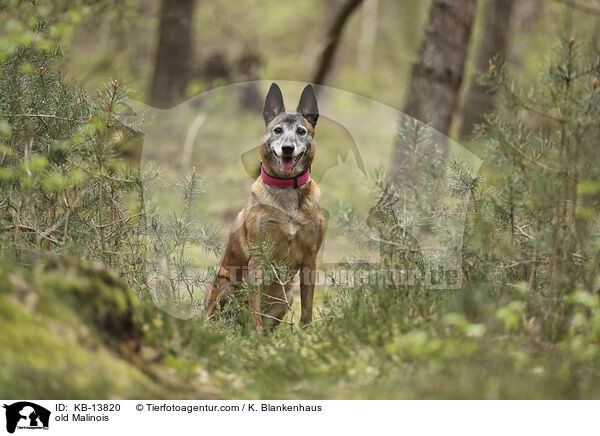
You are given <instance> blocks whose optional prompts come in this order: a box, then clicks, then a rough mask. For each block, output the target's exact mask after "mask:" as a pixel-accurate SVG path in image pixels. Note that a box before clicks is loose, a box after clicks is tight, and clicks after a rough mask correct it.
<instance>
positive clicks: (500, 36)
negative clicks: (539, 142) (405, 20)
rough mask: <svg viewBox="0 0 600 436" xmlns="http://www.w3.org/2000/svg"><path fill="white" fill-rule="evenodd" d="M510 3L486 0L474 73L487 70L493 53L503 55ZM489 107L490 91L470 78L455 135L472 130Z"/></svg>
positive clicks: (511, 3)
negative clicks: (458, 127)
mask: <svg viewBox="0 0 600 436" xmlns="http://www.w3.org/2000/svg"><path fill="white" fill-rule="evenodd" d="M513 5H514V0H486V2H485V10H484V14H485V18H484V27H483V32H482V36H481V42H480V43H479V49H478V52H477V59H476V61H475V62H476V65H475V69H476V71H477V72H482V71H485V70H487V68H488V67H489V61H490V59H491V58H493V57H494V56H496V55H505V51H506V45H507V42H508V36H509V32H508V29H509V21H510V17H511V13H512V9H513ZM493 107H494V95H493V93H491V92H490V91H488V90H487V89H486V88H485V87H483V86H482V85H480V84H479V83H478V82H477V80H476V79H475V78H474V79H473V81H472V83H471V85H470V87H469V91H468V93H467V97H466V100H465V104H464V108H463V113H462V115H463V119H462V123H461V125H460V132H459V137H460V138H462V139H464V138H467V137H468V136H469V135H470V134H471V132H472V130H473V125H475V124H476V123H478V122H480V121H481V117H482V116H483V114H485V113H489V112H490V111H491V110H492V108H493Z"/></svg>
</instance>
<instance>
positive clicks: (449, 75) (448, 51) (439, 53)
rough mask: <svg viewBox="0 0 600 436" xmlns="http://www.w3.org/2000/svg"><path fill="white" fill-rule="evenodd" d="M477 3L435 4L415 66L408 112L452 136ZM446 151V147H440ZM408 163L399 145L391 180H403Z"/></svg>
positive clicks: (451, 0) (438, 0)
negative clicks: (453, 118)
mask: <svg viewBox="0 0 600 436" xmlns="http://www.w3.org/2000/svg"><path fill="white" fill-rule="evenodd" d="M475 4H476V0H433V2H432V5H431V9H430V11H429V22H428V24H427V30H426V33H425V38H424V40H423V43H422V44H421V48H420V50H419V54H418V55H417V58H416V60H415V62H414V64H413V67H412V72H411V78H410V85H409V89H408V95H407V97H406V101H405V104H404V112H405V113H407V114H408V115H411V116H413V117H414V118H416V119H417V120H420V121H425V122H428V123H431V125H432V127H433V128H435V129H436V130H438V131H440V132H442V133H444V134H446V135H447V134H448V131H449V129H450V122H451V121H452V115H453V114H454V111H455V109H456V106H457V101H458V92H459V90H460V84H461V82H462V79H463V71H464V66H465V60H466V57H467V52H468V47H469V40H470V38H471V28H472V26H473V18H474V12H475ZM438 145H439V146H440V148H442V149H443V148H445V147H446V144H438ZM406 159H408V156H406V153H405V150H404V149H403V147H401V146H399V144H396V145H395V146H394V152H393V156H392V165H391V168H390V178H391V180H392V181H398V180H399V179H400V174H399V172H400V171H401V170H400V168H401V167H402V163H403V162H405V160H406Z"/></svg>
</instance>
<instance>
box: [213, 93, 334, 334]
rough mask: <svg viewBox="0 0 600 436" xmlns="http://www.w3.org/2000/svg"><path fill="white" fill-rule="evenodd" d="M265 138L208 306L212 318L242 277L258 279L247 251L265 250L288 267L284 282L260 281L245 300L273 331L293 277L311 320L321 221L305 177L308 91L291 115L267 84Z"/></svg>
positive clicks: (311, 104) (287, 303)
mask: <svg viewBox="0 0 600 436" xmlns="http://www.w3.org/2000/svg"><path fill="white" fill-rule="evenodd" d="M263 117H264V119H265V126H266V128H265V134H264V137H263V139H262V143H261V146H260V157H261V160H262V161H261V168H260V176H259V177H258V178H257V179H256V181H255V182H254V184H253V185H252V189H251V192H250V198H248V201H247V203H246V205H245V206H244V208H243V209H242V211H241V212H240V213H239V214H238V215H237V218H236V219H235V221H234V224H233V228H232V230H231V233H230V234H229V240H228V242H227V248H226V249H225V254H224V255H223V259H222V260H221V263H220V265H219V269H218V272H217V278H216V281H215V283H214V285H213V286H212V288H211V290H210V292H209V294H208V298H207V302H206V310H207V317H208V318H212V317H213V316H214V314H215V312H216V310H217V308H218V307H222V306H224V305H225V303H226V302H227V301H228V300H229V299H230V298H231V297H232V295H233V293H234V291H235V290H236V289H238V288H240V287H241V286H242V283H243V281H244V280H246V279H247V278H248V277H257V276H258V275H262V274H261V273H259V272H258V271H257V270H258V269H259V268H260V269H262V270H263V271H262V272H264V268H265V265H260V261H259V259H258V258H257V256H256V254H254V253H255V251H254V250H253V247H254V246H255V244H257V243H259V242H260V241H265V240H268V241H269V242H270V243H271V244H272V258H273V262H274V263H277V264H284V265H285V266H286V268H287V276H286V280H285V281H283V280H281V279H279V278H276V279H273V280H269V281H268V282H267V281H266V280H265V281H264V283H261V284H259V285H258V286H256V290H252V291H251V292H250V294H249V297H248V307H249V308H250V312H251V314H252V319H253V321H254V324H255V326H256V327H257V328H261V327H270V328H273V327H275V326H277V325H278V324H279V323H280V322H281V320H282V319H283V317H284V316H285V314H286V313H287V311H288V309H289V308H290V307H291V304H292V298H293V293H292V290H291V283H290V282H291V278H293V277H294V276H295V275H296V274H297V273H298V272H300V296H301V308H302V310H301V316H300V321H301V323H302V325H303V326H306V325H308V324H310V323H311V322H312V304H313V292H314V287H315V277H316V273H315V270H316V262H317V253H318V251H319V248H320V247H321V243H322V241H323V233H324V229H325V218H324V215H323V212H322V210H321V207H320V205H319V198H320V195H321V193H320V190H319V186H318V185H317V184H316V182H315V181H314V180H311V178H310V167H311V164H312V162H313V159H314V157H315V149H316V144H315V141H314V136H315V127H316V125H317V120H318V118H319V110H318V107H317V98H316V95H315V92H314V90H313V87H312V86H311V85H307V86H306V87H305V88H304V91H302V95H301V97H300V102H299V103H298V108H297V109H296V112H286V111H285V107H284V104H283V96H282V94H281V90H280V89H279V86H277V85H276V84H275V83H273V84H272V85H271V88H270V89H269V92H268V94H267V97H266V99H265V105H264V109H263Z"/></svg>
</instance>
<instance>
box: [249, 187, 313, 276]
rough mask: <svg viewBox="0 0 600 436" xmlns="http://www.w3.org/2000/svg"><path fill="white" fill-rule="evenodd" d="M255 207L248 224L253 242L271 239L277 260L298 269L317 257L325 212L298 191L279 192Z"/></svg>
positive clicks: (266, 197) (262, 200)
mask: <svg viewBox="0 0 600 436" xmlns="http://www.w3.org/2000/svg"><path fill="white" fill-rule="evenodd" d="M276 192H277V196H273V197H271V196H265V197H262V198H261V201H260V202H257V203H258V204H254V207H253V208H252V211H251V212H250V216H249V218H250V217H251V218H250V220H249V222H248V224H249V226H248V230H249V238H250V240H253V239H268V240H270V241H271V242H272V243H273V244H274V249H275V252H274V256H275V257H276V258H277V259H280V260H285V261H286V263H288V265H290V266H292V265H297V264H299V263H300V262H301V261H302V258H303V257H304V256H305V255H307V254H309V253H316V252H317V251H318V249H319V241H320V240H321V238H322V231H323V220H322V212H321V208H320V206H319V204H318V202H316V201H312V200H311V199H310V198H307V197H302V198H300V197H299V196H298V194H297V193H296V192H295V191H294V190H280V191H276Z"/></svg>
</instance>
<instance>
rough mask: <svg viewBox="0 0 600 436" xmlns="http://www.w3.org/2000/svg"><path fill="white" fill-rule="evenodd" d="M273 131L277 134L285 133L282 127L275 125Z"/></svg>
mask: <svg viewBox="0 0 600 436" xmlns="http://www.w3.org/2000/svg"><path fill="white" fill-rule="evenodd" d="M273 133H275V134H276V135H281V134H282V133H283V129H282V128H281V127H275V128H274V129H273Z"/></svg>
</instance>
